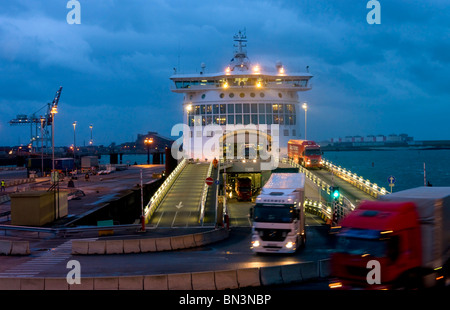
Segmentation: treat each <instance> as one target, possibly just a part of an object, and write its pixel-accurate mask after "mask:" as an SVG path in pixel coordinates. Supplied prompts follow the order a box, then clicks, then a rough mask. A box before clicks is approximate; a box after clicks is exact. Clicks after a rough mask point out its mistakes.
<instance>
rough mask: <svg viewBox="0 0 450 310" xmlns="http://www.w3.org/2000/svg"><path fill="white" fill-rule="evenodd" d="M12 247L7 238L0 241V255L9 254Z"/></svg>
mask: <svg viewBox="0 0 450 310" xmlns="http://www.w3.org/2000/svg"><path fill="white" fill-rule="evenodd" d="M11 249H12V242H11V241H9V240H1V241H0V255H10V254H11Z"/></svg>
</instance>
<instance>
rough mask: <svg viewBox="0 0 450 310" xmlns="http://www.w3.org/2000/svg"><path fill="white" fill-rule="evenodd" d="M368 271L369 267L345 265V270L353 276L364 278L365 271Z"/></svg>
mask: <svg viewBox="0 0 450 310" xmlns="http://www.w3.org/2000/svg"><path fill="white" fill-rule="evenodd" d="M369 271H370V269H367V268H364V267H358V266H347V272H348V273H349V275H352V276H353V277H358V278H364V279H365V278H366V276H367V273H368V272H369Z"/></svg>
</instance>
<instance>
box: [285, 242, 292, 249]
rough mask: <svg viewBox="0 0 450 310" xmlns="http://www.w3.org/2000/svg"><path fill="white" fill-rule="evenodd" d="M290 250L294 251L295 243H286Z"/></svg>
mask: <svg viewBox="0 0 450 310" xmlns="http://www.w3.org/2000/svg"><path fill="white" fill-rule="evenodd" d="M285 246H286V247H287V248H288V249H292V247H293V246H294V242H292V241H289V242H288V243H286V245H285Z"/></svg>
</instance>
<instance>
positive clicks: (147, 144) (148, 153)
mask: <svg viewBox="0 0 450 310" xmlns="http://www.w3.org/2000/svg"><path fill="white" fill-rule="evenodd" d="M152 143H153V138H145V140H144V144H145V145H146V146H147V165H150V145H151V144H152Z"/></svg>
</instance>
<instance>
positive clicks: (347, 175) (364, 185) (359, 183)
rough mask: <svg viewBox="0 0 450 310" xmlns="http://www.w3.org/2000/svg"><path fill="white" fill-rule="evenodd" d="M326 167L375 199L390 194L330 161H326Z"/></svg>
mask: <svg viewBox="0 0 450 310" xmlns="http://www.w3.org/2000/svg"><path fill="white" fill-rule="evenodd" d="M324 167H325V168H326V169H328V170H330V171H331V172H333V174H334V175H336V176H338V177H339V178H341V179H343V180H345V181H347V182H348V183H350V184H352V185H353V186H355V187H356V188H358V189H360V190H362V191H364V192H365V193H367V194H369V195H371V196H373V197H375V198H378V196H380V195H386V194H388V192H387V191H386V189H385V188H384V187H380V186H378V185H377V184H376V183H372V182H370V180H364V178H363V177H362V176H358V175H357V174H356V173H352V172H351V171H350V170H347V169H345V168H341V167H340V166H336V165H335V164H333V163H332V162H331V161H329V160H324Z"/></svg>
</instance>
